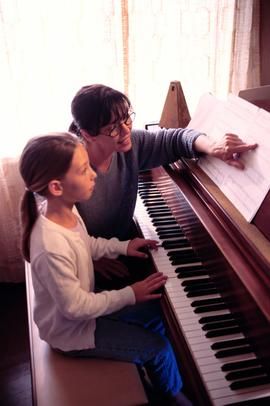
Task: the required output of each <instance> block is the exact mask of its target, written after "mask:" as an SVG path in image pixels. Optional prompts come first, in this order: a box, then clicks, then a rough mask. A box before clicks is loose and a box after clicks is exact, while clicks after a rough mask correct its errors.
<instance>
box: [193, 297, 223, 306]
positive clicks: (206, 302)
mask: <svg viewBox="0 0 270 406" xmlns="http://www.w3.org/2000/svg"><path fill="white" fill-rule="evenodd" d="M217 303H224V299H222V297H216V298H212V299H202V300H194V302H191V306H192V307H199V306H208V305H212V304H217Z"/></svg>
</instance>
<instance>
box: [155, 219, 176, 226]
mask: <svg viewBox="0 0 270 406" xmlns="http://www.w3.org/2000/svg"><path fill="white" fill-rule="evenodd" d="M152 223H153V225H154V226H162V225H166V226H170V225H177V221H176V220H172V219H171V220H167V219H163V220H161V219H160V220H153V221H152Z"/></svg>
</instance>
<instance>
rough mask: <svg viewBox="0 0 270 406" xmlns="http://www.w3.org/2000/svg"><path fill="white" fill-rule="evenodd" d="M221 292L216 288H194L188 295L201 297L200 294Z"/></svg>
mask: <svg viewBox="0 0 270 406" xmlns="http://www.w3.org/2000/svg"><path fill="white" fill-rule="evenodd" d="M217 293H219V292H218V290H217V289H216V288H212V289H210V288H209V289H201V290H194V291H192V292H188V293H187V297H200V296H208V295H215V294H217Z"/></svg>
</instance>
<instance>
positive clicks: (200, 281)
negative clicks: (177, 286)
mask: <svg viewBox="0 0 270 406" xmlns="http://www.w3.org/2000/svg"><path fill="white" fill-rule="evenodd" d="M209 283H210V284H212V283H213V282H212V280H211V279H210V278H201V279H194V280H192V281H183V282H182V283H181V285H182V286H184V287H187V288H190V289H191V288H193V287H195V288H196V286H203V285H208V284H209Z"/></svg>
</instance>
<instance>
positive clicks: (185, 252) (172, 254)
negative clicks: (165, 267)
mask: <svg viewBox="0 0 270 406" xmlns="http://www.w3.org/2000/svg"><path fill="white" fill-rule="evenodd" d="M184 248H185V247H184ZM167 255H168V257H169V258H171V259H179V258H181V257H183V256H189V257H191V258H196V259H197V260H199V258H198V257H197V256H196V254H195V252H194V251H193V249H192V248H190V247H186V248H185V249H180V248H179V250H177V251H168V252H167Z"/></svg>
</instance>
